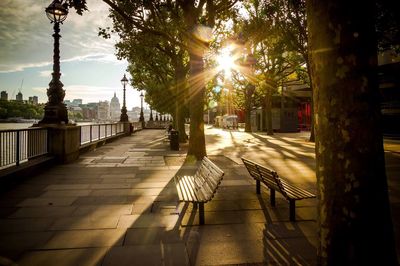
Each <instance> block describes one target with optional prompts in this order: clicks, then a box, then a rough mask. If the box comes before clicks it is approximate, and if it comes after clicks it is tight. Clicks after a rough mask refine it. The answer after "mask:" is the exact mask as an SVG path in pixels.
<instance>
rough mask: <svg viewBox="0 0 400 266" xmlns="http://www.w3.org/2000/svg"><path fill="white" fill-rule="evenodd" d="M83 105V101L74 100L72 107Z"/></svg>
mask: <svg viewBox="0 0 400 266" xmlns="http://www.w3.org/2000/svg"><path fill="white" fill-rule="evenodd" d="M81 104H82V99H73V100H72V106H79V105H81Z"/></svg>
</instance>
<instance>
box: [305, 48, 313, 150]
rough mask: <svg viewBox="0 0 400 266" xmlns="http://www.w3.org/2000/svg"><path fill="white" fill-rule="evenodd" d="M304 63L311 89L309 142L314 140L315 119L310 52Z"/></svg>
mask: <svg viewBox="0 0 400 266" xmlns="http://www.w3.org/2000/svg"><path fill="white" fill-rule="evenodd" d="M305 57H306V64H307V73H308V77H309V80H310V89H311V104H310V107H311V123H310V125H311V128H310V139H309V141H310V142H315V123H314V121H315V119H314V86H313V82H312V78H311V67H310V61H311V60H310V59H311V55H310V53H308V54H307V55H306V56H305Z"/></svg>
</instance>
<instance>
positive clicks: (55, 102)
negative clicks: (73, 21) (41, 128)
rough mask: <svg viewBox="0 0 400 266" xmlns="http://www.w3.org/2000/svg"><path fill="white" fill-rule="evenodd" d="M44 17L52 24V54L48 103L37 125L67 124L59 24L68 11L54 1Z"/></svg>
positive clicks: (58, 2)
mask: <svg viewBox="0 0 400 266" xmlns="http://www.w3.org/2000/svg"><path fill="white" fill-rule="evenodd" d="M45 11H46V15H47V17H48V18H49V20H50V21H51V23H54V34H53V37H54V54H53V73H52V76H53V78H52V80H51V81H50V83H49V88H48V89H47V97H48V101H47V103H46V105H45V107H44V117H43V119H42V120H41V121H39V124H62V123H65V124H68V112H67V108H66V106H65V104H64V103H63V101H64V96H65V91H64V90H63V86H64V85H63V84H62V83H61V81H60V76H61V73H60V37H61V35H60V34H59V33H60V23H61V24H62V23H63V21H64V20H65V19H66V18H67V15H68V9H67V7H66V6H64V5H62V4H61V2H60V1H59V0H54V1H53V2H52V3H51V4H50V5H49V6H48V7H47V8H46V9H45Z"/></svg>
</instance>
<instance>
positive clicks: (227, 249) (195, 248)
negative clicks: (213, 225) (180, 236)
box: [186, 240, 265, 265]
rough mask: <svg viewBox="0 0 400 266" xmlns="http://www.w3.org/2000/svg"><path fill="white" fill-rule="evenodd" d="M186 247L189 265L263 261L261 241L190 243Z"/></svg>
mask: <svg viewBox="0 0 400 266" xmlns="http://www.w3.org/2000/svg"><path fill="white" fill-rule="evenodd" d="M186 247H187V250H188V252H189V258H190V264H191V265H236V264H240V265H246V264H252V263H260V262H263V261H265V259H264V247H263V243H262V241H261V240H255V241H243V240H241V241H229V242H207V243H203V242H201V243H199V242H197V241H190V242H188V243H187V245H186Z"/></svg>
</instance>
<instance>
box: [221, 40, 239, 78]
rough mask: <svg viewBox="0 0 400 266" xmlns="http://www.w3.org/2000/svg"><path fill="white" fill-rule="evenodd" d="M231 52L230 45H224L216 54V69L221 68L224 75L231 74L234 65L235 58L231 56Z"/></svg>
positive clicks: (228, 75)
mask: <svg viewBox="0 0 400 266" xmlns="http://www.w3.org/2000/svg"><path fill="white" fill-rule="evenodd" d="M231 52H232V47H226V48H224V49H222V51H221V53H220V54H218V56H217V62H218V70H223V71H224V72H225V76H226V77H230V76H231V69H232V68H233V67H234V65H235V59H234V58H233V57H232V55H231Z"/></svg>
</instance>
